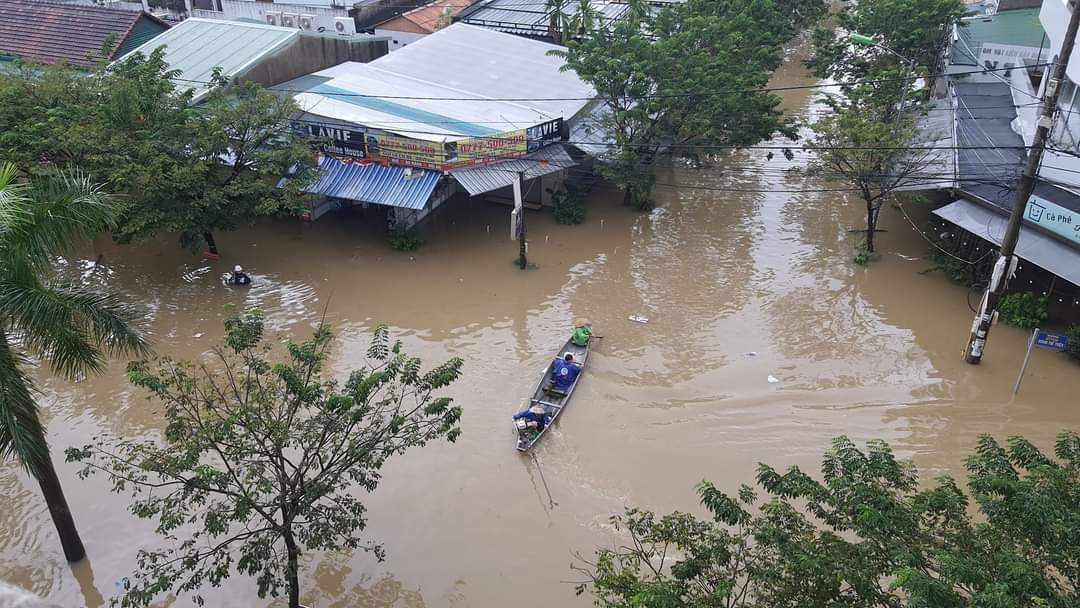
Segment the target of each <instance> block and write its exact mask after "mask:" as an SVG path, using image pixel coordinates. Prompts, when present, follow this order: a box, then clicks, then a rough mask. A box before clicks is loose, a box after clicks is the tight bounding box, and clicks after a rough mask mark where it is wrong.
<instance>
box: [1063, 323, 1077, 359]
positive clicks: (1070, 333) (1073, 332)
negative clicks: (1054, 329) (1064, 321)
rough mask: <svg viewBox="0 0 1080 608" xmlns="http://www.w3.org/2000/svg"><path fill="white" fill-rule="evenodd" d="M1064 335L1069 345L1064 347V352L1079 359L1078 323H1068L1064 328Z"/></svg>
mask: <svg viewBox="0 0 1080 608" xmlns="http://www.w3.org/2000/svg"><path fill="white" fill-rule="evenodd" d="M1065 335H1066V336H1067V337H1068V338H1069V345H1068V346H1066V347H1065V354H1066V355H1068V356H1069V357H1070V358H1072V359H1074V360H1076V361H1080V325H1070V326H1069V328H1068V329H1067V330H1065Z"/></svg>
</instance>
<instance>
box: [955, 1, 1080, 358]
mask: <svg viewBox="0 0 1080 608" xmlns="http://www.w3.org/2000/svg"><path fill="white" fill-rule="evenodd" d="M1069 5H1070V6H1072V5H1073V3H1072V2H1069ZM1078 27H1080V9H1078V8H1077V7H1073V8H1072V15H1071V16H1070V17H1069V27H1068V29H1066V30H1065V41H1064V43H1062V45H1061V53H1060V54H1059V55H1058V57H1057V60H1056V61H1055V62H1054V65H1053V73H1052V74H1051V75H1050V80H1049V82H1047V83H1046V90H1045V93H1044V94H1043V101H1042V112H1041V113H1040V116H1039V125H1038V128H1037V129H1036V130H1035V139H1034V140H1032V142H1031V149H1030V150H1028V158H1027V164H1026V165H1025V167H1024V173H1023V174H1022V175H1021V176H1020V183H1019V185H1018V187H1017V189H1016V201H1015V202H1014V203H1013V208H1012V213H1011V214H1010V215H1009V225H1008V227H1007V228H1006V229H1005V238H1004V239H1002V241H1001V253H1000V254H999V255H998V259H997V262H996V263H995V264H994V270H993V272H992V273H991V274H990V284H989V285H987V287H986V291H985V292H984V293H983V298H982V304H981V305H980V307H979V312H978V314H976V315H975V320H974V322H972V324H971V336H970V337H969V338H968V345H967V350H966V351H965V356H964V360H965V361H967V362H968V363H971V364H972V365H978V364H979V362H980V361H982V356H983V352H984V351H985V349H986V339H987V337H988V336H989V335H990V326H991V324H992V323H993V320H994V311H995V310H996V309H997V305H998V300H1000V299H1001V296H1002V295H1003V294H1004V293H1005V288H1006V287H1008V284H1009V279H1011V278H1012V275H1013V272H1015V270H1016V263H1017V258H1016V241H1017V240H1018V239H1019V238H1020V224H1021V221H1022V220H1023V218H1024V210H1025V209H1026V208H1027V203H1028V199H1029V198H1030V197H1031V192H1032V190H1034V189H1035V176H1036V174H1037V173H1038V171H1039V165H1040V164H1041V163H1042V157H1043V153H1044V152H1045V151H1046V139H1047V137H1048V136H1049V135H1050V128H1051V126H1053V124H1054V112H1055V111H1056V110H1057V101H1058V94H1059V93H1060V92H1061V82H1062V80H1063V79H1064V78H1065V68H1067V67H1068V66H1069V57H1070V56H1071V55H1072V52H1073V46H1074V45H1075V43H1076V31H1077V28H1078Z"/></svg>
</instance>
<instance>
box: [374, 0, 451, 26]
mask: <svg viewBox="0 0 1080 608" xmlns="http://www.w3.org/2000/svg"><path fill="white" fill-rule="evenodd" d="M472 3H473V0H435V2H432V3H431V4H428V5H425V6H421V7H420V8H414V9H413V10H411V11H407V12H404V13H402V14H401V15H399V16H397V17H394V18H392V19H387V20H386V21H383V22H382V23H380V24H377V25H376V26H375V27H379V28H382V29H386V30H393V29H394V27H393V26H394V24H396V23H397V22H398V21H399V20H405V21H408V22H410V23H412V24H414V25H415V26H416V27H418V28H420V29H421V30H423V31H425V32H428V33H431V32H434V31H435V30H437V29H439V27H441V26H445V25H450V21H449V19H447V20H446V23H442V21H443V19H444V18H445V17H451V18H452V17H453V16H454V15H457V14H458V13H459V12H461V10H462V9H464V8H465V7H467V6H469V5H470V4H472ZM447 13H449V14H447Z"/></svg>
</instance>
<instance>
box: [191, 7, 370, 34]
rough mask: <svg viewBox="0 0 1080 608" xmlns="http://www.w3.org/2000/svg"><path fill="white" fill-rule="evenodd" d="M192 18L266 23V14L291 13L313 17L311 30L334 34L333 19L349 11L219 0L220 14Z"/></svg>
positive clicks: (204, 13)
mask: <svg viewBox="0 0 1080 608" xmlns="http://www.w3.org/2000/svg"><path fill="white" fill-rule="evenodd" d="M192 13H193V14H192V16H194V17H205V18H207V19H237V18H246V19H254V20H256V21H259V22H261V23H266V14H267V13H293V14H297V15H313V16H314V17H315V18H314V19H313V20H312V28H313V29H314V30H315V31H318V29H319V28H324V31H326V32H329V33H334V31H335V30H334V18H335V17H348V16H349V11H348V10H347V9H344V8H330V7H326V6H303V5H298V4H280V3H269V2H251V1H250V0H221V12H218V11H206V10H200V9H196V10H194V11H192Z"/></svg>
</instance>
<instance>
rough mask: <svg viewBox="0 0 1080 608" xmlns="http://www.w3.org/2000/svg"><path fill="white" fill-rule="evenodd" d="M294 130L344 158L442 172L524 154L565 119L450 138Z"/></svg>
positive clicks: (559, 129)
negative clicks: (417, 137)
mask: <svg viewBox="0 0 1080 608" xmlns="http://www.w3.org/2000/svg"><path fill="white" fill-rule="evenodd" d="M293 128H294V130H295V131H296V132H297V133H298V134H299V135H301V136H303V137H306V138H308V139H311V140H315V141H318V142H319V149H320V150H321V151H322V152H323V153H324V154H328V155H331V156H336V157H342V160H346V161H348V160H359V159H370V160H372V161H384V162H387V163H390V164H394V165H402V166H405V167H417V168H420V169H433V170H437V171H449V170H451V169H457V168H460V167H471V166H475V165H486V164H490V163H495V162H499V161H503V160H509V159H514V158H521V157H522V156H525V155H526V154H529V153H530V152H535V151H537V150H539V149H540V148H543V147H544V146H546V145H549V144H551V143H554V142H556V141H560V140H561V139H562V137H563V120H562V119H561V118H557V119H555V120H550V121H548V122H545V123H541V124H539V125H535V126H532V127H529V128H527V129H518V130H516V131H507V132H505V133H498V134H496V135H491V136H488V137H470V138H466V139H459V140H457V141H449V142H437V141H429V140H424V139H414V138H412V137H403V136H401V135H394V134H391V133H387V132H385V131H380V130H376V129H363V128H357V129H348V128H344V127H338V126H336V125H327V124H319V123H309V122H303V121H296V122H294V123H293Z"/></svg>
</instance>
